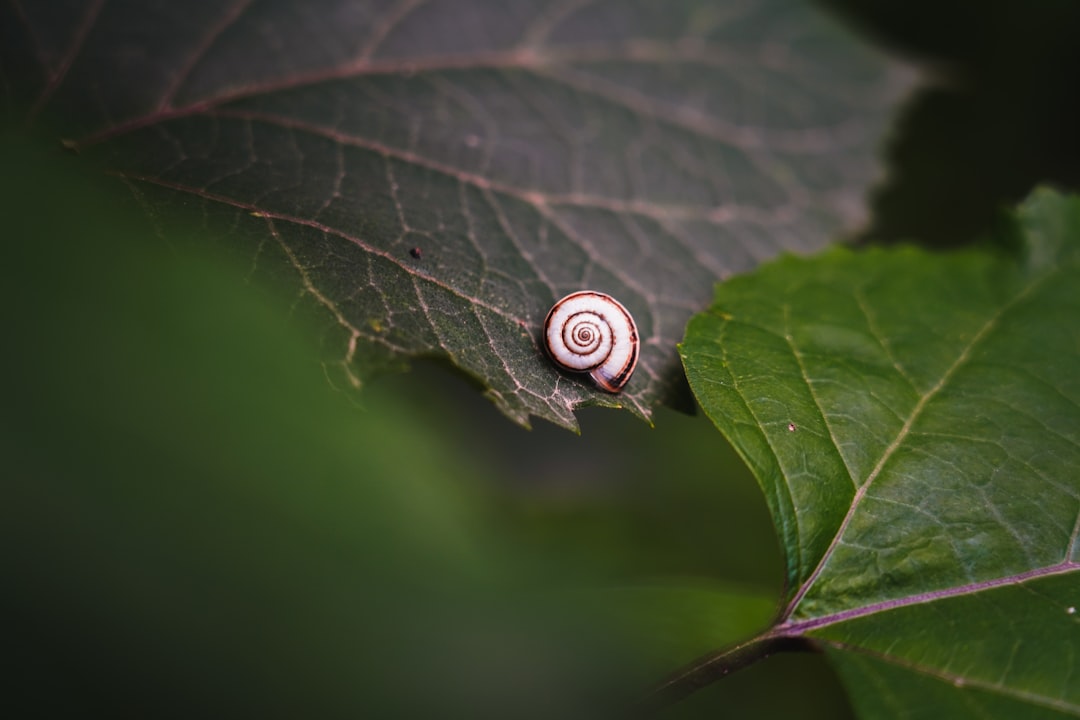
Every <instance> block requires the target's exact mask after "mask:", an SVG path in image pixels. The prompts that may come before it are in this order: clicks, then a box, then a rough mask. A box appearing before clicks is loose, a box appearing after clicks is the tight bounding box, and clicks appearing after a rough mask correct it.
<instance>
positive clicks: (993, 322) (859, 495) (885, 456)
mask: <svg viewBox="0 0 1080 720" xmlns="http://www.w3.org/2000/svg"><path fill="white" fill-rule="evenodd" d="M1060 272H1062V270H1061V268H1052V269H1050V270H1048V271H1046V272H1043V273H1041V274H1038V275H1036V276H1034V277H1033V278H1032V280H1031V281H1030V282H1029V283H1028V284H1027V285H1025V286H1024V287H1023V288H1021V289H1020V290H1019V291H1018V292H1017V293H1016V294H1015V295H1014V296H1013V297H1012V298H1011V299H1009V301H1008V302H1005V303H1003V304H1002V305H1001V307H1000V308H998V310H997V312H995V313H994V314H993V315H991V316H990V317H989V318H988V319H987V321H986V322H985V323H983V326H982V327H981V328H979V331H978V332H976V333H975V335H973V336H972V338H971V340H970V341H969V342H968V343H967V345H965V346H964V348H963V349H962V350H961V351H960V353H959V354H958V355H957V357H956V359H955V360H954V361H953V363H952V364H951V365H950V366H949V367H948V368H947V369H946V371H945V372H944V373H943V374H942V376H941V378H940V379H939V380H938V382H937V383H936V384H935V385H934V386H933V387H932V388H930V389H929V390H928V391H927V392H926V393H924V394H923V395H921V396H920V397H919V400H918V402H916V403H915V406H914V407H913V408H912V410H911V413H910V414H909V415H908V418H907V420H906V421H905V422H904V424H903V426H901V428H900V430H899V431H898V432H897V435H896V437H895V438H894V439H893V441H892V442H891V443H889V445H888V446H887V447H886V448H885V450H884V451H883V452H882V454H881V457H880V458H879V459H878V462H877V463H876V464H875V465H874V467H873V468H872V469H871V470H870V472H869V473H868V474H867V476H866V479H865V480H864V481H863V482H862V483H861V484H860V485H859V488H858V490H856V491H855V495H854V497H853V498H852V500H851V505H850V506H849V508H848V511H847V513H846V514H845V515H844V518H843V520H841V522H840V526H839V527H838V528H837V531H836V534H835V535H833V538H832V540H831V541H830V543H829V546H828V547H827V548H826V549H825V552H824V553H823V554H822V556H821V560H819V561H818V564H817V567H815V568H814V570H813V572H811V573H810V576H809V577H807V579H806V580H805V581H804V582H803V584H802V586H801V587H800V588H799V590H798V592H796V593H795V595H794V597H793V598H792V599H791V602H789V603H788V606H787V607H786V608H785V609H784V612H783V613H782V615H781V618H782V619H785V620H786V619H787V618H789V617H791V615H792V613H794V611H795V609H796V608H798V606H799V604H800V603H801V602H802V600H803V598H804V597H805V596H806V594H807V593H808V592H809V591H810V589H811V588H812V587H813V586H814V583H815V582H817V579H818V578H819V577H820V576H821V573H822V572H823V570H824V568H825V566H826V565H827V564H828V562H829V560H830V559H831V558H832V556H833V553H834V551H835V549H836V547H837V545H839V543H840V540H841V539H842V538H843V536H844V532H845V531H846V530H847V527H848V525H849V524H850V523H851V520H852V519H853V518H854V516H855V513H856V512H857V511H858V509H859V507H860V505H861V503H862V500H863V498H865V497H866V494H867V492H868V491H869V489H870V487H871V486H872V485H873V483H874V481H875V480H876V479H877V478H878V477H880V475H881V471H882V469H883V468H884V467H885V465H886V463H888V461H889V459H890V458H891V457H892V456H893V454H895V452H896V451H897V450H898V449H899V448H900V446H901V445H902V444H903V442H904V441H905V440H906V439H907V437H908V435H909V434H910V432H911V428H912V426H913V425H914V424H915V422H916V421H917V420H918V419H919V417H920V416H921V415H922V412H923V410H924V409H925V408H926V406H927V405H929V403H930V401H932V400H933V399H934V398H935V397H937V395H938V394H940V392H941V391H942V390H943V389H945V387H946V385H948V383H949V382H950V381H951V380H952V378H953V377H954V376H955V374H956V373H957V372H958V371H959V370H960V368H962V367H963V366H964V365H966V364H967V362H968V360H969V359H970V358H971V354H972V351H973V350H974V349H975V348H976V347H978V346H979V345H980V344H981V343H982V342H983V340H985V339H986V337H987V336H989V335H990V334H991V333H992V332H993V331H994V330H995V329H997V327H998V325H999V324H1000V322H1001V319H1002V318H1003V317H1005V315H1006V314H1007V313H1009V312H1010V311H1011V310H1013V309H1014V308H1015V307H1017V306H1018V305H1019V304H1020V303H1021V302H1023V301H1024V300H1026V299H1027V298H1028V297H1029V296H1030V295H1032V294H1033V293H1034V292H1035V291H1036V289H1037V288H1038V287H1039V286H1040V285H1042V284H1043V283H1045V282H1048V281H1049V280H1050V279H1051V278H1053V277H1054V276H1055V275H1057V274H1059V273H1060ZM808 384H809V383H808ZM836 450H837V452H839V450H840V449H839V447H837V448H836ZM1078 527H1080V526H1078ZM1066 553H1068V549H1066ZM1066 557H1067V555H1066Z"/></svg>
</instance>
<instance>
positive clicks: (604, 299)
mask: <svg viewBox="0 0 1080 720" xmlns="http://www.w3.org/2000/svg"><path fill="white" fill-rule="evenodd" d="M544 345H545V347H546V348H547V351H548V355H550V356H551V359H552V360H553V361H554V362H555V364H556V365H558V366H559V367H562V368H565V369H566V370H572V371H574V372H587V373H589V375H590V376H591V377H592V379H593V381H594V382H595V383H596V384H597V385H599V386H600V387H601V388H602V389H604V390H607V391H608V392H613V393H617V392H619V391H620V390H622V389H623V386H624V385H626V383H627V382H628V381H629V380H630V375H631V374H632V373H633V372H634V366H636V365H637V360H638V333H637V325H635V324H634V318H632V317H631V316H630V313H629V312H628V311H627V309H626V308H624V307H623V306H622V304H621V303H620V302H619V301H618V300H616V299H615V298H613V297H611V296H610V295H605V294H604V293H601V292H595V291H593V290H583V291H581V292H576V293H571V294H569V295H567V296H566V297H564V298H563V299H562V300H560V301H559V302H557V303H555V305H554V306H553V307H552V308H551V310H550V311H548V314H547V318H546V319H545V320H544Z"/></svg>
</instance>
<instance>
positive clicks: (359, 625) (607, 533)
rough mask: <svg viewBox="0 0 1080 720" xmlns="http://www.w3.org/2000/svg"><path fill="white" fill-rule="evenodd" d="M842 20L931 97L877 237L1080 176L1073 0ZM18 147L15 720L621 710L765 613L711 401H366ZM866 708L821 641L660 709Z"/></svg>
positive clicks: (769, 578) (437, 382)
mask: <svg viewBox="0 0 1080 720" xmlns="http://www.w3.org/2000/svg"><path fill="white" fill-rule="evenodd" d="M827 4H828V5H829V6H831V7H832V8H833V9H834V10H836V11H838V12H840V13H842V14H843V15H845V16H846V17H848V19H849V20H850V21H851V22H853V23H854V24H855V25H856V26H857V27H860V28H862V29H863V31H864V32H866V33H868V34H869V35H870V36H871V37H874V38H875V39H876V40H877V41H878V42H880V43H882V44H884V45H886V46H888V47H890V48H892V49H893V50H895V51H898V52H900V53H902V54H904V55H907V56H909V57H912V58H915V59H918V60H920V61H921V62H924V63H927V64H928V65H929V66H931V67H932V68H933V74H934V76H935V77H937V78H939V79H941V81H940V82H938V83H937V84H936V85H935V86H934V87H932V88H929V89H925V90H923V91H920V92H919V93H917V94H916V95H915V96H914V97H913V98H912V99H911V100H910V101H909V102H908V103H907V104H906V105H905V107H904V109H903V110H902V112H901V114H900V117H899V118H898V123H897V126H896V130H895V132H894V134H893V136H892V137H891V138H890V139H889V143H888V152H887V155H888V165H889V168H890V175H889V180H888V182H886V183H884V184H882V185H881V186H880V187H879V188H877V189H876V191H875V192H874V195H873V207H874V223H873V225H872V226H871V227H870V228H869V229H868V231H867V232H866V233H865V234H864V236H863V239H864V240H885V241H896V240H901V239H912V238H914V239H920V240H923V241H925V242H929V243H933V244H938V245H955V244H959V243H963V242H970V241H971V240H972V239H974V238H976V237H978V236H979V235H980V234H981V233H982V232H984V231H985V230H986V229H987V228H988V227H989V226H990V225H991V224H992V223H993V222H994V218H995V217H996V213H997V211H998V208H999V207H1000V206H1001V204H1003V203H1008V202H1012V201H1015V200H1016V199H1018V198H1020V197H1022V196H1023V195H1025V194H1026V193H1027V191H1028V190H1029V189H1030V187H1031V186H1032V185H1034V184H1035V183H1037V182H1043V181H1050V182H1053V183H1056V184H1058V185H1060V186H1064V187H1067V188H1070V187H1071V188H1075V187H1076V186H1077V185H1078V184H1080V137H1078V135H1077V133H1076V132H1075V129H1076V128H1077V127H1080V112H1078V105H1080V103H1078V97H1077V95H1078V93H1077V92H1076V88H1078V87H1080V50H1078V46H1077V44H1076V43H1075V42H1074V41H1073V38H1072V37H1071V35H1072V34H1073V33H1074V31H1075V28H1076V27H1077V26H1078V24H1077V22H1078V21H1080V11H1078V9H1077V8H1078V7H1080V6H1078V5H1077V4H1076V3H1074V2H1071V1H1069V2H1065V1H1061V2H1057V1H1053V2H1051V1H1049V0H1047V1H1045V2H1036V3H1030V4H1028V5H1025V6H1022V7H1021V6H1017V5H1015V4H1006V3H991V4H981V5H979V6H977V7H973V6H970V5H969V4H966V3H953V4H947V3H940V2H937V3H929V2H914V3H911V2H909V3H877V4H874V5H873V6H870V5H868V4H867V5H863V4H859V3H854V2H850V1H849V0H832V1H831V2H829V3H827ZM39 137H48V133H47V132H46V131H40V133H39ZM0 157H2V158H3V163H2V167H0V185H2V187H0V204H2V208H3V214H2V222H3V228H4V237H5V240H6V242H5V258H4V262H3V263H2V274H3V282H2V284H0V292H2V293H3V305H2V306H3V308H4V328H5V331H6V341H5V343H4V351H3V353H2V357H3V365H2V369H3V378H4V390H3V402H2V407H3V412H2V413H0V443H2V446H0V447H2V451H3V455H4V459H5V463H4V465H5V471H4V473H3V480H2V483H3V498H2V499H0V533H2V538H0V541H2V542H0V559H2V567H3V569H4V588H3V593H2V598H3V600H2V602H3V611H4V614H5V616H6V618H7V620H8V622H7V624H6V626H5V627H6V630H5V633H4V641H3V647H4V651H3V658H4V663H5V669H4V678H5V681H4V687H3V693H0V697H2V700H0V702H2V703H3V704H4V706H5V710H7V711H9V712H5V713H4V714H5V716H12V717H16V716H17V717H34V716H57V715H65V716H66V715H80V716H85V715H116V714H119V713H124V714H153V715H155V716H192V715H198V716H208V715H222V716H226V715H227V716H234V715H237V714H239V713H240V712H245V713H257V714H259V715H263V716H289V717H294V716H298V715H307V716H336V715H348V716H356V715H360V714H369V715H370V714H372V713H374V714H375V715H376V716H391V717H392V716H409V717H415V716H432V715H437V716H448V715H449V716H470V717H488V716H490V717H507V716H513V717H533V716H535V717H598V716H603V715H606V714H612V713H615V714H619V712H621V711H623V710H625V709H626V708H625V706H624V705H623V704H624V703H626V702H628V701H629V700H631V699H633V698H634V697H637V695H638V694H639V693H641V692H642V691H643V689H644V688H646V687H647V686H648V684H649V683H651V682H655V681H656V680H658V679H660V677H662V675H663V674H664V673H665V672H667V671H668V670H670V669H672V668H673V667H674V666H675V665H677V664H678V663H680V662H685V661H687V660H689V659H691V658H692V657H694V656H695V655H697V654H698V653H700V652H704V651H706V650H708V649H710V648H714V647H718V646H720V645H723V644H725V643H729V642H732V641H734V640H737V639H739V638H742V637H745V636H747V635H749V634H750V633H752V632H753V630H755V629H756V628H759V627H761V626H763V625H764V624H766V623H767V622H768V620H769V618H770V617H771V614H772V612H773V611H774V608H773V606H772V603H773V599H774V598H776V597H777V595H778V594H779V591H780V582H781V578H782V563H781V559H780V554H779V550H778V548H777V545H776V540H775V536H774V533H773V531H772V528H771V523H770V521H769V518H768V515H767V513H766V510H765V505H764V502H763V500H762V498H761V496H760V492H759V491H758V489H757V486H756V485H755V483H754V481H753V479H752V478H750V477H749V475H748V474H747V472H746V470H745V468H743V467H742V465H741V463H740V462H739V461H738V460H737V458H735V456H734V454H733V452H732V451H731V449H730V448H729V447H728V446H727V445H726V443H725V442H724V441H723V440H722V438H720V436H719V434H718V433H716V432H715V430H714V429H713V428H712V427H711V426H710V425H709V424H708V422H707V421H706V420H704V418H703V417H701V416H700V415H699V416H697V417H687V416H683V415H678V414H676V413H672V412H668V411H664V410H661V411H660V412H658V413H657V416H656V427H655V428H649V427H647V426H646V425H645V424H643V423H641V422H639V421H637V420H634V419H633V418H631V417H629V416H628V415H626V414H623V413H618V412H610V411H599V410H592V411H590V410H586V411H583V412H582V413H581V425H582V435H581V436H580V437H578V436H574V435H572V434H570V433H567V432H565V431H562V430H558V429H556V428H553V427H550V426H547V425H543V424H540V425H538V426H537V427H536V428H534V429H533V430H532V431H531V432H529V431H525V430H522V429H520V428H518V427H515V426H513V425H512V424H510V423H509V422H508V421H506V419H505V418H503V417H502V416H501V415H499V414H498V413H497V412H496V411H495V410H494V409H493V408H492V407H491V406H490V404H489V403H487V401H486V400H484V399H483V398H482V396H481V395H480V394H479V393H478V392H476V391H475V389H474V388H472V387H470V386H469V385H468V384H467V383H465V382H462V381H461V379H460V378H457V377H455V376H453V375H452V374H450V373H448V372H447V371H446V369H445V368H444V367H442V366H441V365H438V364H435V363H430V362H418V363H416V364H415V365H414V369H413V370H412V371H411V372H409V373H406V374H403V375H399V376H395V377H390V378H385V379H383V380H381V381H379V382H376V383H373V384H372V385H371V386H370V387H368V388H366V389H365V391H364V393H363V395H362V396H361V399H360V402H361V406H360V407H357V406H355V405H353V404H352V399H351V398H347V397H346V396H344V395H342V394H339V393H336V392H334V391H333V390H332V389H331V388H330V387H329V386H328V384H327V382H326V381H325V379H324V377H323V372H322V368H321V367H320V364H319V359H318V358H317V357H316V354H315V353H316V351H315V350H314V349H313V348H311V347H310V343H309V341H308V338H309V336H310V335H309V332H308V331H307V330H306V329H305V328H302V327H297V326H296V323H295V322H294V320H292V319H291V317H290V311H289V301H290V298H289V297H288V295H287V294H286V292H285V291H284V290H281V291H280V292H279V291H278V290H277V289H275V288H267V287H263V286H259V287H256V286H252V285H248V284H246V283H244V282H242V278H243V277H244V276H245V275H246V272H247V268H245V267H239V266H236V265H235V264H233V263H234V261H233V260H228V259H225V258H223V257H221V256H220V255H219V254H216V253H215V252H214V251H213V250H211V249H209V246H212V245H213V243H212V242H211V243H204V244H205V245H207V246H208V249H207V251H206V253H205V254H203V255H201V256H200V255H198V254H194V255H193V254H192V253H191V252H189V251H188V250H187V249H185V250H184V251H183V252H182V253H181V252H179V251H177V250H175V249H174V248H173V247H172V246H171V245H170V244H169V242H168V241H166V240H165V239H163V237H162V235H161V233H159V228H158V227H157V226H156V225H155V218H149V217H147V216H146V215H145V214H144V213H143V212H142V211H141V209H139V208H138V207H135V206H134V204H133V201H132V198H131V196H130V193H127V192H125V190H124V188H123V187H122V186H121V185H120V184H119V183H118V182H117V181H115V180H113V179H111V178H107V177H104V176H102V175H101V174H100V173H99V172H98V171H97V170H96V169H95V168H91V167H86V166H85V163H83V162H82V161H80V159H78V158H76V157H74V156H71V155H66V154H64V153H62V152H61V151H60V149H59V148H58V147H57V146H56V145H55V144H54V142H47V143H44V144H41V143H38V142H37V141H34V140H30V139H29V138H28V136H27V135H25V134H22V133H20V134H18V135H15V136H10V137H8V138H6V139H5V140H3V142H2V144H0ZM171 232H172V230H170V233H171ZM192 232H194V231H192ZM196 244H197V243H196ZM781 687H782V688H783V691H782V692H778V691H777V688H781ZM849 712H850V711H849V709H848V706H847V704H846V701H845V699H844V698H843V694H842V691H841V689H840V688H839V687H838V685H837V683H836V681H835V679H834V677H833V675H832V673H831V671H830V670H829V668H828V667H827V666H826V665H825V664H824V662H823V661H822V660H821V658H819V657H816V656H812V655H798V656H787V657H776V658H772V659H770V660H768V661H766V662H765V663H763V664H761V665H758V666H755V667H752V668H750V669H749V670H747V671H745V672H742V673H739V674H737V675H736V676H733V677H730V678H728V679H725V681H724V682H721V683H717V684H716V685H714V686H713V687H711V688H709V689H707V690H705V691H703V692H701V693H699V694H697V695H695V696H693V697H691V698H690V699H689V700H687V701H686V702H684V703H681V704H680V705H678V706H676V707H674V708H671V709H670V710H669V711H668V712H667V713H665V716H666V717H712V716H715V715H718V714H721V713H725V714H727V715H729V716H736V717H739V716H751V717H755V716H771V715H798V716H800V717H823V718H825V717H828V718H834V717H843V716H844V715H845V714H848V713H849Z"/></svg>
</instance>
